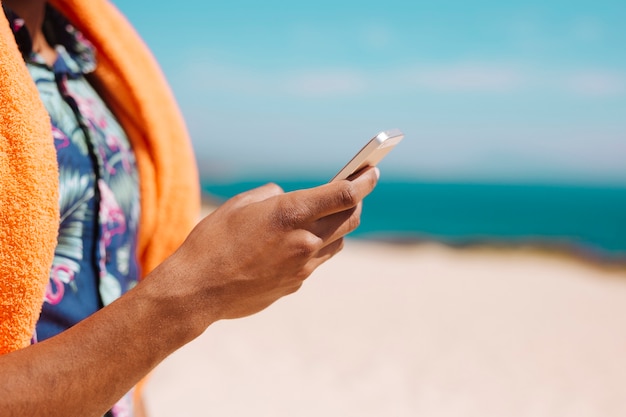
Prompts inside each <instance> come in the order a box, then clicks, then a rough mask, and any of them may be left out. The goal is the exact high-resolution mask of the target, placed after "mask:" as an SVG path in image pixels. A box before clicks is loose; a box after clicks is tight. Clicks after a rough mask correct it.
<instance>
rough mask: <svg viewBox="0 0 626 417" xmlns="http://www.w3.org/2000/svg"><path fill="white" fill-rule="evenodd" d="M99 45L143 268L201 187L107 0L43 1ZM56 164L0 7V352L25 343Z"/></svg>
mask: <svg viewBox="0 0 626 417" xmlns="http://www.w3.org/2000/svg"><path fill="white" fill-rule="evenodd" d="M51 4H52V5H54V6H55V7H56V8H57V9H58V10H60V11H61V12H62V13H63V14H64V15H65V16H67V17H68V18H69V20H70V21H71V22H72V23H73V24H74V25H75V26H76V27H77V28H78V29H79V30H81V31H82V32H83V33H84V34H85V36H86V37H87V38H88V39H89V40H90V41H91V42H92V43H93V44H94V46H95V47H96V50H97V51H98V54H97V59H98V69H97V71H96V73H95V80H94V85H95V86H96V88H97V89H98V91H99V92H100V94H101V95H102V97H103V98H104V100H105V101H106V102H107V104H108V105H109V106H110V108H111V109H112V110H113V112H114V113H115V114H116V116H117V117H118V119H119V121H120V123H121V124H122V125H123V126H124V129H125V130H126V132H127V133H128V136H129V138H130V140H131V143H132V145H133V149H134V151H135V153H136V158H137V164H138V169H139V175H140V186H141V212H142V217H141V222H140V225H139V249H138V251H139V253H138V256H139V261H140V263H141V265H142V268H143V273H144V275H145V274H147V273H148V272H150V271H151V270H152V269H153V268H154V267H156V266H157V265H158V264H159V263H160V262H161V261H163V259H165V257H167V256H168V255H169V254H171V253H172V252H173V251H174V250H175V249H176V248H177V247H178V246H179V245H180V244H181V243H182V241H183V240H184V238H185V237H186V235H187V233H188V232H189V231H190V230H191V228H192V227H193V225H194V224H195V222H196V221H197V219H198V214H199V209H200V191H199V182H198V175H197V169H196V164H195V160H194V157H193V152H192V148H191V142H190V141H189V138H188V134H187V131H186V128H185V124H184V122H183V119H182V116H181V114H180V112H179V110H178V107H177V105H176V103H175V100H174V98H173V95H172V93H171V91H170V89H169V87H168V85H167V83H166V81H165V79H164V77H163V75H162V73H161V71H160V69H159V67H158V65H157V64H156V62H155V60H154V58H153V57H152V55H151V54H150V52H149V51H148V49H147V48H146V46H145V45H144V43H143V42H142V40H141V39H140V38H139V36H138V35H137V34H136V32H135V31H134V30H133V28H132V27H131V26H130V24H129V23H128V22H127V21H126V19H125V18H124V17H123V16H122V15H121V14H120V13H119V11H118V10H117V9H116V8H115V7H114V6H113V5H111V4H110V3H109V2H108V1H107V0H54V1H51ZM57 181H58V172H57V166H56V155H55V150H54V147H53V139H52V134H51V131H50V121H49V119H48V116H47V113H46V111H45V109H44V108H43V105H42V104H41V102H40V101H39V98H38V94H37V90H36V88H35V86H34V84H33V82H32V80H31V78H30V75H29V74H28V71H27V69H26V67H25V65H24V63H23V59H22V57H21V55H20V54H19V52H18V49H17V46H16V45H15V41H14V38H13V34H12V32H11V30H10V28H9V26H8V23H7V22H6V19H4V17H3V16H2V17H0V354H2V353H7V352H10V351H13V350H16V349H19V348H22V347H24V346H27V345H28V344H29V343H30V337H31V335H32V332H33V329H34V325H35V322H36V321H37V318H38V317H39V313H40V309H41V304H42V302H43V294H44V290H45V286H46V284H47V282H48V274H49V269H50V266H51V264H52V257H53V251H54V246H55V245H56V236H57V232H58V225H59V218H58V193H57V188H58V183H57Z"/></svg>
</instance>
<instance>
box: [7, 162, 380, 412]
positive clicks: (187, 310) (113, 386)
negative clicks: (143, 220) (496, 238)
mask: <svg viewBox="0 0 626 417" xmlns="http://www.w3.org/2000/svg"><path fill="white" fill-rule="evenodd" d="M376 180H377V170H375V169H369V170H366V171H365V172H364V173H362V174H360V175H359V176H358V177H356V178H355V179H353V180H352V181H337V182H333V183H330V184H326V185H323V186H321V187H317V188H312V189H309V190H300V191H295V192H292V193H283V192H282V190H280V188H279V187H277V186H275V185H267V186H264V187H261V188H258V189H255V190H252V191H250V192H247V193H244V194H241V195H239V196H237V197H235V198H233V199H231V200H229V201H228V202H226V203H225V204H224V205H223V206H222V207H220V208H219V209H218V210H216V211H215V212H213V213H212V214H211V215H209V216H207V217H206V218H205V219H203V220H202V221H201V222H200V223H199V224H198V225H197V226H196V228H195V229H194V230H193V231H192V232H191V233H190V235H189V236H188V238H187V240H186V241H185V242H184V243H183V245H182V246H181V247H180V248H179V249H178V250H177V251H176V253H174V254H173V255H172V256H171V257H170V258H168V259H167V260H166V261H165V262H164V263H163V264H161V265H160V266H159V267H158V268H156V269H155V270H154V271H153V272H152V273H150V275H149V276H148V277H147V278H146V279H145V280H144V281H143V282H142V283H141V284H139V285H138V286H137V287H135V288H134V289H133V290H131V291H129V292H128V293H127V294H125V295H124V296H122V297H121V298H120V299H118V300H117V301H115V302H114V303H112V304H111V305H109V306H107V307H105V308H104V309H102V310H100V311H99V312H97V313H96V314H94V315H93V316H91V317H89V318H88V319H86V320H84V321H82V322H80V323H79V324H77V325H76V326H74V327H72V328H71V329H69V330H67V331H65V332H63V333H61V334H60V335H58V336H56V337H53V338H51V339H48V340H46V341H44V342H41V343H38V344H35V345H32V346H29V347H27V348H25V349H22V350H20V351H16V352H13V353H10V354H7V355H4V356H1V357H0V374H1V375H2V377H1V378H0V410H2V414H3V415H6V416H24V415H28V416H32V417H38V416H46V417H52V416H75V415H80V416H101V415H102V414H103V413H104V412H106V410H107V409H109V408H110V407H111V405H112V404H113V403H114V402H115V401H116V400H118V399H119V398H120V397H121V396H122V395H123V394H124V393H125V392H127V391H128V390H129V389H130V388H131V387H132V386H133V385H134V384H136V383H137V381H139V380H140V379H141V378H142V377H143V376H144V375H146V374H147V373H148V372H149V371H150V370H151V369H152V368H153V367H155V366H156V365H157V364H158V363H159V362H160V361H162V360H163V359H164V358H165V357H167V356H168V355H169V354H170V353H172V352H173V351H175V350H176V349H178V348H179V347H181V346H183V345H184V344H186V343H188V342H189V341H191V340H193V339H194V338H195V337H197V336H198V335H200V334H201V333H202V332H203V331H204V330H205V329H206V328H207V327H208V326H209V325H210V324H212V323H214V322H215V321H217V320H221V319H229V318H237V317H244V316H248V315H251V314H254V313H256V312H258V311H260V310H262V309H264V308H265V307H267V306H269V305H270V304H272V303H273V302H274V301H276V300H277V299H279V298H281V297H282V296H284V295H287V294H289V293H292V292H294V291H296V290H297V289H298V288H299V287H300V286H301V285H302V282H303V281H304V279H306V278H307V277H308V276H309V275H310V274H311V273H312V272H313V270H314V269H315V268H316V267H317V266H319V265H320V264H322V263H323V262H324V261H326V260H327V259H329V258H330V257H332V256H333V255H334V254H335V253H337V252H338V251H339V250H340V249H341V247H342V244H343V236H344V235H345V234H346V233H348V232H350V231H352V230H353V229H354V228H356V226H357V225H358V222H359V217H360V207H361V201H362V199H363V198H364V197H365V196H366V195H367V194H368V193H369V192H370V191H371V190H372V189H373V188H374V186H375V184H376Z"/></svg>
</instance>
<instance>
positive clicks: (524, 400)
mask: <svg viewBox="0 0 626 417" xmlns="http://www.w3.org/2000/svg"><path fill="white" fill-rule="evenodd" d="M146 395H147V406H148V409H149V411H150V413H151V416H153V417H165V416H168V417H169V416H189V417H195V416H221V417H235V416H268V417H270V416H273V417H277V416H285V417H286V416H298V417H308V416H311V417H313V416H315V417H319V416H342V417H345V416H359V417H370V416H371V417H374V416H376V417H381V416H394V417H404V416H420V417H431V416H432V417H444V416H463V417H471V416H476V417H491V416H493V417H496V416H498V417H501V416H507V417H521V416H524V417H526V416H546V417H547V416H551V417H552V416H572V417H574V416H576V417H582V416H589V417H592V416H593V417H597V416H603V417H613V416H615V417H617V416H624V415H626V270H625V269H623V268H622V269H620V268H608V267H601V266H598V265H594V264H591V263H586V262H583V261H580V260H577V259H575V258H573V257H567V256H560V255H554V254H552V255H548V254H543V253H541V252H538V251H533V250H527V249H484V248H483V249H478V248H475V249H471V248H470V249H452V248H448V247H444V246H439V245H436V244H423V245H397V244H395V245H394V244H384V243H372V242H361V241H354V240H348V241H347V243H346V248H345V250H344V251H343V252H342V253H341V254H339V255H338V256H337V257H335V258H334V259H332V260H331V261H330V262H328V263H327V264H325V265H323V266H322V267H321V268H320V269H319V270H318V271H316V273H315V274H314V275H313V276H312V277H310V278H309V280H307V282H306V283H305V285H304V286H303V287H302V289H301V290H300V291H299V292H298V293H296V294H294V295H292V296H290V297H287V298H284V299H282V300H279V301H278V302H277V303H275V304H274V305H273V306H271V307H270V308H269V309H267V310H266V311H264V312H262V313H260V314H258V315H256V316H253V317H249V318H245V319H240V320H234V321H227V322H218V323H216V324H214V325H213V326H211V327H210V328H209V329H208V330H207V331H206V333H205V334H203V335H202V336H201V337H200V338H198V339H197V340H195V341H194V342H192V343H190V344H189V345H187V346H186V347H184V348H183V349H182V350H180V351H179V352H177V353H176V354H174V355H172V356H171V357H170V358H168V359H167V360H166V361H165V362H164V363H163V364H162V365H160V366H159V367H158V368H157V369H156V371H155V372H154V374H153V377H152V379H151V381H150V382H149V384H148V386H147V392H146Z"/></svg>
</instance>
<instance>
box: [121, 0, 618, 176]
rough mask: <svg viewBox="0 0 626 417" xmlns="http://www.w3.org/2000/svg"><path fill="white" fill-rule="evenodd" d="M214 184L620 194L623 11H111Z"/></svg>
mask: <svg viewBox="0 0 626 417" xmlns="http://www.w3.org/2000/svg"><path fill="white" fill-rule="evenodd" d="M114 3H115V4H116V5H117V6H118V7H119V8H120V9H121V10H122V11H123V12H124V13H125V14H126V15H127V17H128V18H129V20H130V21H131V22H133V23H134V25H135V27H136V28H137V30H138V31H139V33H140V34H141V35H142V36H143V38H144V39H145V41H146V42H147V43H148V45H149V46H150V47H151V48H152V50H153V52H154V54H155V55H156V57H157V59H158V60H159V62H160V63H161V65H162V67H163V70H164V72H165V74H166V76H167V77H168V79H169V81H170V83H171V85H172V88H173V90H174V92H175V94H176V96H177V98H178V100H179V103H180V106H181V108H182V110H183V113H184V115H185V117H186V120H187V123H188V126H189V129H190V132H191V134H192V138H193V141H194V147H195V149H196V153H197V155H198V159H199V165H200V169H201V172H202V173H203V174H205V175H210V176H212V177H213V179H216V180H217V179H224V180H231V179H237V178H241V177H249V176H262V177H264V178H269V179H271V178H272V176H276V177H281V178H282V177H284V176H291V177H307V176H318V177H319V176H321V177H331V176H332V175H333V174H334V173H335V171H337V170H338V169H339V168H340V166H341V165H343V163H344V162H346V160H347V159H349V157H350V156H351V154H352V153H353V152H354V151H356V150H357V149H358V148H360V146H361V145H362V144H363V143H364V141H365V140H367V139H369V138H370V137H372V136H373V135H375V134H376V133H377V132H379V131H380V130H384V129H388V128H394V127H398V128H400V129H402V130H403V131H405V133H406V138H405V140H404V141H403V142H402V143H401V144H400V145H399V146H398V148H397V150H395V151H394V152H392V153H391V154H390V155H389V156H388V157H387V159H386V160H385V161H383V162H382V163H381V170H382V172H383V175H385V176H389V177H390V178H406V179H417V180H425V181H431V180H433V181H496V182H507V181H533V182H536V181H540V182H570V183H619V184H626V50H625V47H624V45H626V25H624V22H626V2H624V1H603V0H597V1H584V2H583V1H575V0H573V1H535V0H530V1H523V2H522V1H509V2H486V1H474V2H468V1H460V0H459V1H437V2H433V1H428V2H426V1H397V0H388V1H384V2H383V1H378V2H371V1H358V2H357V1H340V0H335V1H326V0H324V1H317V2H306V3H305V2H286V1H272V0H270V1H264V2H253V1H230V2H211V1H208V2H207V1H195V0H194V1H184V2H177V3H170V2H154V1H150V2H148V1H145V0H132V1H131V0H115V1H114Z"/></svg>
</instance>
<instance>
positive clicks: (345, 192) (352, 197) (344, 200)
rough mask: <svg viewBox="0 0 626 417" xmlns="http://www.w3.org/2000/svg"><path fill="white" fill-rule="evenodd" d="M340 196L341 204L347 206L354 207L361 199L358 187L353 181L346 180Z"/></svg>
mask: <svg viewBox="0 0 626 417" xmlns="http://www.w3.org/2000/svg"><path fill="white" fill-rule="evenodd" d="M339 198H340V201H341V204H342V205H343V206H345V207H353V206H356V205H357V203H358V202H359V199H358V198H357V192H356V188H355V187H354V185H353V184H352V182H350V181H345V183H344V184H343V186H342V187H341V189H340V193H339Z"/></svg>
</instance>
